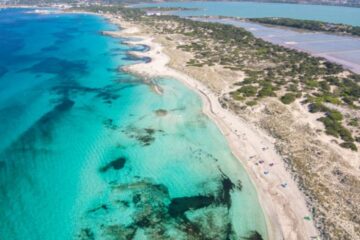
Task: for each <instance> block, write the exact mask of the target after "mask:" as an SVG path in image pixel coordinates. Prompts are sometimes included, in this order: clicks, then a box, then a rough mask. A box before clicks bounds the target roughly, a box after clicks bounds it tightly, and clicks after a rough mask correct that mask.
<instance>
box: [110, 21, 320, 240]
mask: <svg viewBox="0 0 360 240" xmlns="http://www.w3.org/2000/svg"><path fill="white" fill-rule="evenodd" d="M105 17H106V18H108V19H109V20H110V21H111V22H113V23H115V24H118V25H119V26H120V27H121V28H122V31H120V32H112V33H108V34H109V35H111V36H114V37H136V38H137V39H141V40H140V41H131V40H129V41H128V43H129V44H136V45H138V44H144V45H147V46H149V47H150V50H149V51H147V52H133V53H132V54H135V55H137V56H139V57H149V58H151V59H152V61H151V62H150V63H139V64H135V65H131V66H127V67H126V69H125V70H126V71H130V72H132V73H134V74H137V75H140V76H143V77H146V78H156V77H171V78H174V79H177V80H179V81H181V82H183V83H184V84H185V85H186V86H188V87H189V88H191V89H192V90H193V91H195V92H197V93H198V94H199V96H200V97H201V98H202V102H203V112H204V114H206V115H207V116H208V117H209V118H211V120H212V121H213V122H215V123H216V125H217V126H218V127H219V129H220V130H221V132H222V134H223V135H224V136H225V137H226V139H227V141H228V144H229V146H230V147H231V150H232V152H233V154H234V156H235V157H236V158H237V159H238V160H239V161H240V163H241V164H242V165H243V167H244V168H245V169H246V171H247V173H248V174H249V175H250V178H251V180H252V181H253V183H254V185H255V187H256V189H257V193H258V197H259V202H260V204H261V206H262V208H263V210H264V213H265V215H266V221H267V225H268V235H269V239H276V240H277V239H311V238H312V237H315V236H318V235H319V234H318V231H317V229H316V228H315V226H314V224H313V222H312V221H307V220H305V219H304V217H306V216H311V214H310V212H309V211H308V209H307V207H306V203H305V197H304V195H303V194H302V193H301V192H300V190H299V189H298V188H297V186H296V183H295V182H294V181H293V180H292V179H291V176H290V174H289V173H288V172H287V171H286V169H285V166H284V164H283V160H282V158H281V156H280V155H279V154H278V153H277V152H276V150H275V147H274V142H275V140H274V139H273V138H271V137H270V136H268V135H267V134H266V133H265V132H264V131H263V130H260V129H259V128H257V127H256V126H254V125H252V124H250V123H248V122H246V121H245V120H243V119H242V118H240V117H238V116H236V115H235V114H233V113H232V112H230V111H228V110H226V109H224V108H222V107H221V105H220V103H219V101H218V96H217V95H216V94H214V93H213V92H212V91H211V90H210V89H209V88H207V87H206V86H205V85H204V84H202V83H200V82H199V81H197V80H196V79H193V78H191V77H189V76H187V75H186V74H184V73H182V72H179V71H177V70H174V69H172V68H170V67H168V66H167V64H168V62H169V60H170V59H169V57H168V56H167V55H166V54H164V53H163V46H161V45H160V44H158V43H156V39H154V38H153V37H151V36H147V35H144V34H143V33H141V32H140V31H139V29H138V28H137V27H136V26H131V25H129V23H126V22H123V21H122V20H120V19H119V18H114V17H112V16H108V15H106V16H105ZM259 160H263V161H264V164H256V163H258V161H259ZM270 163H272V164H273V166H271V167H270V165H269V164H270ZM282 184H286V186H285V187H284V186H282Z"/></svg>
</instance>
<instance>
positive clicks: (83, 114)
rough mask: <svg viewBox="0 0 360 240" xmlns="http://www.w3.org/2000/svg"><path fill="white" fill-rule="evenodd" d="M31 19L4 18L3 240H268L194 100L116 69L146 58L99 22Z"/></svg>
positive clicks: (0, 52)
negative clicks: (254, 238)
mask: <svg viewBox="0 0 360 240" xmlns="http://www.w3.org/2000/svg"><path fill="white" fill-rule="evenodd" d="M24 11H25V10H19V9H11V10H2V11H1V12H0V42H1V46H2V47H1V48H0V70H1V75H0V121H1V125H0V132H1V136H2V137H1V138H0V209H1V211H0V222H1V228H0V239H14V240H17V239H19V240H23V239H29V240H32V239H34V240H35V239H52V240H53V239H54V240H57V239H59V240H60V239H61V240H64V239H169V238H170V239H239V238H240V239H241V237H248V236H250V235H251V234H254V232H255V231H256V232H258V233H260V234H261V235H262V236H263V238H264V239H267V233H266V224H265V220H264V216H263V213H262V210H261V208H260V206H259V203H258V200H257V195H256V192H255V189H254V187H253V185H252V184H251V182H250V180H249V178H248V177H247V175H246V173H245V171H244V169H243V168H242V167H241V165H240V164H239V163H238V161H237V160H236V159H235V158H234V157H233V156H232V154H231V153H230V150H229V148H228V146H227V144H226V142H225V140H224V138H223V136H222V135H221V134H220V132H219V131H218V129H217V128H216V127H215V125H214V124H213V123H212V122H211V121H209V119H207V117H205V116H204V115H203V114H202V112H201V101H200V99H199V98H198V96H197V95H196V94H195V93H193V92H192V91H190V90H189V89H187V88H186V87H185V86H183V85H182V84H181V83H179V82H177V81H175V80H171V79H158V80H157V82H158V84H159V85H161V87H162V88H163V89H164V94H163V95H158V94H156V93H155V92H153V91H152V90H151V88H150V87H149V86H148V85H146V84H144V83H143V82H142V81H141V80H140V79H137V78H136V77H134V76H131V75H129V74H126V73H124V72H121V71H120V72H119V71H117V68H118V67H119V66H123V65H126V64H131V63H133V62H135V61H139V59H133V58H131V57H129V56H127V54H126V52H127V51H129V50H130V47H129V46H127V45H124V44H121V39H114V38H109V37H106V36H102V35H101V34H100V31H101V30H109V29H114V28H115V27H114V26H112V25H109V24H108V23H106V22H105V21H104V20H102V19H101V18H98V17H95V16H88V15H35V14H27V13H25V12H24ZM26 11H27V10H26ZM134 49H135V50H142V47H141V46H139V47H135V48H134Z"/></svg>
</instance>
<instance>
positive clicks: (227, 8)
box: [136, 1, 360, 26]
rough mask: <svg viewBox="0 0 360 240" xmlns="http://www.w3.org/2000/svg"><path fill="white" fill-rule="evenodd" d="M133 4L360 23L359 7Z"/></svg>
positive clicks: (190, 13)
mask: <svg viewBox="0 0 360 240" xmlns="http://www.w3.org/2000/svg"><path fill="white" fill-rule="evenodd" d="M136 6H160V7H189V8H198V9H199V10H197V11H180V12H178V13H176V14H177V15H180V16H204V15H207V16H231V17H244V18H259V17H287V18H295V19H307V20H320V21H325V22H331V23H344V24H350V25H355V26H360V8H350V7H339V6H325V5H302V4H284V3H258V2H215V1H214V2H201V1H199V2H161V3H156V4H139V5H136Z"/></svg>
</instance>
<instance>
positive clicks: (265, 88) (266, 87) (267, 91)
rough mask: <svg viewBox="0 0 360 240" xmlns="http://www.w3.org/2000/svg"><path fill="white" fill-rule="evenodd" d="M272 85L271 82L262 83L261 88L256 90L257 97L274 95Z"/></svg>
mask: <svg viewBox="0 0 360 240" xmlns="http://www.w3.org/2000/svg"><path fill="white" fill-rule="evenodd" d="M274 96H275V92H274V87H273V86H272V85H271V83H262V88H261V89H260V91H259V92H258V97H274Z"/></svg>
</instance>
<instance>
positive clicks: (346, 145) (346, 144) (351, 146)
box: [340, 142, 357, 152]
mask: <svg viewBox="0 0 360 240" xmlns="http://www.w3.org/2000/svg"><path fill="white" fill-rule="evenodd" d="M340 146H341V147H343V148H349V149H351V150H353V151H355V152H356V151H357V147H356V145H355V144H354V143H353V142H343V143H341V144H340Z"/></svg>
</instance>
